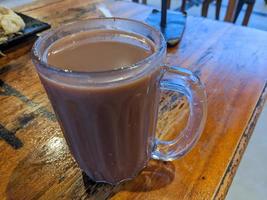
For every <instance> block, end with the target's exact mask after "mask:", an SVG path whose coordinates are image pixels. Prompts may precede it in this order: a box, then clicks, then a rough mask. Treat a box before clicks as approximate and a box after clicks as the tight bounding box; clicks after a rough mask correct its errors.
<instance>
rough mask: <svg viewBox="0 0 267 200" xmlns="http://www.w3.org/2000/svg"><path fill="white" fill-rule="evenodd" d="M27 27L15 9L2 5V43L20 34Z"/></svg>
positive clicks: (0, 36)
mask: <svg viewBox="0 0 267 200" xmlns="http://www.w3.org/2000/svg"><path fill="white" fill-rule="evenodd" d="M24 27H25V23H24V21H23V19H22V18H21V17H20V16H19V15H17V14H16V13H15V12H14V11H13V10H11V9H9V8H5V7H2V6H0V44H1V43H3V42H5V41H7V39H8V38H9V37H13V36H14V35H15V34H19V33H20V31H21V30H23V29H24Z"/></svg>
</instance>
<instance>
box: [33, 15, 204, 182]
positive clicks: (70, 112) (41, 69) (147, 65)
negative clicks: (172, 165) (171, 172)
mask: <svg viewBox="0 0 267 200" xmlns="http://www.w3.org/2000/svg"><path fill="white" fill-rule="evenodd" d="M96 30H101V31H103V30H104V31H105V30H121V31H124V32H125V33H126V37H127V33H129V37H128V38H131V40H132V42H133V43H134V42H138V43H140V37H141V38H143V39H145V40H149V41H150V42H152V43H153V45H154V48H155V50H154V52H153V53H152V55H150V56H149V57H147V58H145V59H144V60H142V61H140V62H138V63H136V64H134V65H131V66H126V67H124V68H117V69H115V68H114V70H109V71H99V72H77V71H69V70H62V69H59V68H56V67H53V66H49V65H48V64H47V61H46V59H45V57H46V54H47V49H48V48H49V46H50V45H51V44H53V43H54V42H55V41H57V40H58V39H61V38H63V37H64V36H67V35H71V34H75V33H78V32H83V31H96ZM133 34H135V35H138V37H139V39H137V38H134V37H133ZM118 37H120V36H118ZM98 39H101V40H106V39H107V40H115V41H116V37H114V36H111V37H103V38H98ZM94 40H97V38H94ZM135 40H136V41H135ZM137 40H138V41H137ZM165 57H166V42H165V40H164V38H163V36H162V34H161V33H160V31H158V30H155V29H154V28H152V27H150V26H148V25H146V24H144V23H142V22H139V21H135V20H130V19H122V18H98V19H89V20H85V21H80V22H76V23H73V24H70V25H64V26H61V27H59V28H57V29H54V30H50V31H48V32H46V33H45V34H43V35H42V36H40V37H39V39H38V40H37V41H36V42H35V44H34V46H33V49H32V59H33V63H34V65H35V66H36V69H37V72H38V75H39V77H40V80H41V82H42V84H43V86H44V88H45V90H46V93H47V95H48V98H49V99H50V102H51V104H52V107H53V109H54V111H55V114H56V116H57V119H58V121H59V124H60V126H61V129H62V131H63V133H64V137H65V139H66V142H67V144H68V146H69V149H70V151H71V153H72V155H73V156H74V158H75V160H76V161H77V163H78V165H79V167H80V168H81V169H82V170H83V171H84V172H85V173H86V174H87V175H88V176H89V177H90V178H91V179H93V180H94V181H96V182H106V183H110V184H117V183H119V182H121V181H124V180H128V179H132V178H133V177H135V176H136V175H137V174H138V173H139V172H140V171H141V170H142V169H143V168H144V167H145V166H146V165H147V162H148V161H149V160H150V159H151V158H152V159H158V160H164V161H171V160H174V159H177V158H179V157H181V156H183V155H184V154H185V153H187V152H188V151H189V150H190V149H191V148H192V147H193V145H194V144H195V143H196V142H197V140H198V138H199V136H200V134H201V132H202V131H203V128H204V124H205V121H206V109H207V108H206V94H205V91H204V87H203V85H202V84H201V82H200V80H199V79H198V77H196V76H195V75H194V74H193V73H192V72H191V71H189V70H187V69H183V68H179V67H168V66H166V65H164V59H165ZM166 90H167V91H173V92H175V93H179V94H180V93H181V94H183V95H185V96H186V97H187V100H188V103H189V107H190V114H189V117H188V122H187V125H186V127H185V129H184V130H183V131H182V132H180V133H177V136H176V138H175V139H173V140H172V141H162V140H160V139H158V138H156V136H155V130H156V124H157V117H158V107H159V99H160V92H161V91H166Z"/></svg>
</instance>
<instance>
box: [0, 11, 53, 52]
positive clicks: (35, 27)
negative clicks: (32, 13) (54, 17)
mask: <svg viewBox="0 0 267 200" xmlns="http://www.w3.org/2000/svg"><path fill="white" fill-rule="evenodd" d="M17 14H18V15H19V16H20V17H21V18H22V19H23V21H24V23H25V28H24V30H22V31H20V32H21V34H16V35H15V36H13V37H11V38H9V39H8V40H7V41H6V42H4V43H2V44H0V50H1V51H3V50H6V49H9V48H10V47H13V46H15V45H17V44H19V43H22V42H23V41H25V40H26V39H28V38H29V37H34V36H35V35H36V33H39V32H41V31H44V30H46V29H49V28H50V27H51V26H50V25H49V24H47V23H44V22H41V21H39V20H37V19H34V18H32V17H29V16H27V15H24V14H22V13H17Z"/></svg>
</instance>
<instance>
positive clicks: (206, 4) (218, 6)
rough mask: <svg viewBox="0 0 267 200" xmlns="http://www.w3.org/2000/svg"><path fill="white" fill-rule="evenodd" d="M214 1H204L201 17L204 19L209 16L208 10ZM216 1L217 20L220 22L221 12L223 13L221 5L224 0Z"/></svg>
mask: <svg viewBox="0 0 267 200" xmlns="http://www.w3.org/2000/svg"><path fill="white" fill-rule="evenodd" d="M212 1H213V0H204V1H203V4H202V10H201V15H202V16H203V17H207V15H208V10H209V5H210V3H211V2H212ZM215 1H216V11H215V19H216V20H219V19H220V11H221V5H222V0H215Z"/></svg>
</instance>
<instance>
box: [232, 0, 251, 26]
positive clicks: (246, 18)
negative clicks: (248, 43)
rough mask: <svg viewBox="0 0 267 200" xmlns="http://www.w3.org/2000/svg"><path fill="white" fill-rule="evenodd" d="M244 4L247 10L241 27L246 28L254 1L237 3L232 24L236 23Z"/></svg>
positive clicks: (246, 0) (247, 0)
mask: <svg viewBox="0 0 267 200" xmlns="http://www.w3.org/2000/svg"><path fill="white" fill-rule="evenodd" d="M244 4H247V9H246V13H245V16H244V19H243V22H242V25H243V26H247V25H248V22H249V18H250V15H251V13H252V10H253V7H254V4H255V0H239V1H238V3H237V7H236V11H235V16H234V21H233V22H234V23H235V22H236V20H237V18H238V16H239V14H240V12H241V10H242V7H243V5H244Z"/></svg>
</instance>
